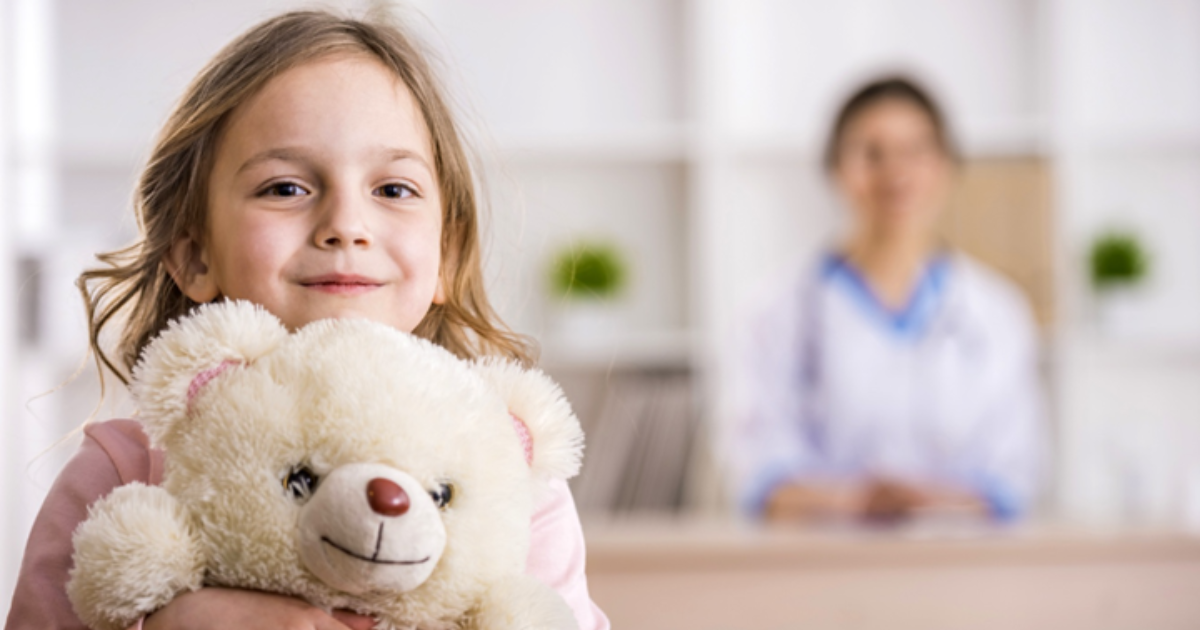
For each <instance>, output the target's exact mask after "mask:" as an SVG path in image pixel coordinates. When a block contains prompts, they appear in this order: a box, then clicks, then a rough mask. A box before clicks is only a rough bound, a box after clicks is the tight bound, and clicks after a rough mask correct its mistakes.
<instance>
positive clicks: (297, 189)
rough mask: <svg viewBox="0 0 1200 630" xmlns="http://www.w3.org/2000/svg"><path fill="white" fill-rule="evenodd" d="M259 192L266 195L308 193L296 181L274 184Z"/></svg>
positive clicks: (283, 195)
mask: <svg viewBox="0 0 1200 630" xmlns="http://www.w3.org/2000/svg"><path fill="white" fill-rule="evenodd" d="M259 194H260V195H261V196H264V197H299V196H300V195H306V194H308V191H307V190H304V188H302V187H301V186H300V184H297V183H294V182H279V183H278V184H272V185H271V186H270V187H268V188H267V189H266V190H264V191H262V192H261V193H259Z"/></svg>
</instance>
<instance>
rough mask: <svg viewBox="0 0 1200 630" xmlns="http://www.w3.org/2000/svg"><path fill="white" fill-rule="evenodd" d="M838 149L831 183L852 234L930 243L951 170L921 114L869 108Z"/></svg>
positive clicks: (896, 103) (915, 109)
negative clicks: (844, 206) (849, 220)
mask: <svg viewBox="0 0 1200 630" xmlns="http://www.w3.org/2000/svg"><path fill="white" fill-rule="evenodd" d="M838 149H839V150H838V160H837V163H836V164H835V168H834V179H835V181H836V182H837V186H838V188H839V190H840V192H841V194H842V195H843V196H844V198H845V199H846V202H847V205H848V206H849V207H850V209H851V212H852V214H853V221H854V229H855V231H856V232H858V233H860V234H863V235H865V236H868V237H870V238H871V239H872V240H876V239H880V238H882V239H886V240H891V239H894V238H901V239H929V238H932V236H933V233H934V230H935V229H936V225H937V219H938V215H939V213H940V212H941V209H942V207H943V206H944V205H945V203H946V198H947V196H948V194H949V191H950V180H951V174H952V170H953V165H952V163H951V161H950V159H949V156H947V155H946V153H945V151H944V150H943V149H942V146H941V144H940V143H939V142H938V136H937V130H936V129H935V128H934V125H933V121H932V120H931V119H930V118H929V115H928V114H927V113H926V112H925V110H923V109H921V108H920V107H919V106H917V105H915V104H913V103H910V102H908V101H905V100H901V99H887V100H883V101H879V102H877V103H875V104H872V105H868V106H867V108H866V109H863V110H861V111H860V112H858V113H857V114H856V115H854V117H853V118H851V119H850V122H849V124H848V125H847V126H846V128H845V130H844V132H843V134H842V138H841V142H840V144H839V147H838Z"/></svg>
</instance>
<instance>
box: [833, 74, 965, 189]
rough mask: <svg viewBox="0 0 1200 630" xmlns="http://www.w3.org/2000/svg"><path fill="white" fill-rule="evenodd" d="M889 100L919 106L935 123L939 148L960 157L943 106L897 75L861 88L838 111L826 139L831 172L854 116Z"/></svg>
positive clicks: (949, 154) (952, 156) (915, 85)
mask: <svg viewBox="0 0 1200 630" xmlns="http://www.w3.org/2000/svg"><path fill="white" fill-rule="evenodd" d="M886 101H902V102H905V103H909V104H911V105H914V106H916V107H917V109H919V110H921V111H922V112H923V113H924V114H925V115H926V116H928V117H929V122H930V123H931V124H932V125H933V132H934V135H935V136H936V139H937V144H938V148H939V149H941V151H942V153H944V154H945V155H946V156H947V157H949V158H950V159H952V160H956V159H957V158H958V150H957V148H956V147H955V144H954V138H953V137H952V134H951V133H950V129H949V127H948V125H947V124H946V119H945V117H944V116H943V115H942V110H941V108H940V107H938V105H937V103H936V102H935V101H934V100H933V97H931V96H930V95H929V92H927V91H926V90H925V89H924V88H922V87H921V86H920V85H918V84H917V83H915V82H914V81H912V80H910V79H906V78H904V77H899V76H896V77H885V78H882V79H877V80H875V81H872V82H870V83H868V84H866V85H864V86H863V87H861V88H859V89H858V91H856V92H855V93H854V94H852V95H851V96H850V98H848V99H846V102H845V103H844V104H843V105H842V108H841V109H840V110H838V115H837V118H835V119H834V123H833V130H832V131H831V132H830V134H829V137H828V138H827V139H826V141H825V153H824V163H825V170H827V171H830V172H832V171H835V170H837V166H838V160H839V159H840V158H841V150H842V140H843V139H844V137H845V135H846V129H847V128H848V127H849V126H850V123H852V122H854V119H855V118H857V117H858V115H859V114H861V113H863V112H864V111H866V110H868V109H870V108H871V107H873V106H875V105H878V104H880V103H883V102H886Z"/></svg>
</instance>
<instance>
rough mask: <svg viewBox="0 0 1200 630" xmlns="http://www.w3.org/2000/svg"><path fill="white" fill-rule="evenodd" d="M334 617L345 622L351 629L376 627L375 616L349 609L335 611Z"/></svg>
mask: <svg viewBox="0 0 1200 630" xmlns="http://www.w3.org/2000/svg"><path fill="white" fill-rule="evenodd" d="M333 618H334V619H337V620H338V621H340V622H341V623H343V624H345V625H346V627H348V628H350V630H371V628H374V627H375V619H374V618H372V617H367V616H365V615H359V614H355V613H352V612H350V611H348V610H335V611H333Z"/></svg>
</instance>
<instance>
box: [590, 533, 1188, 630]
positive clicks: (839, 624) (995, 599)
mask: <svg viewBox="0 0 1200 630" xmlns="http://www.w3.org/2000/svg"><path fill="white" fill-rule="evenodd" d="M585 535H586V536H587V541H588V580H589V583H590V587H591V591H592V594H593V598H594V599H595V600H596V602H597V603H598V604H600V606H601V607H602V608H603V609H604V610H605V611H606V612H607V613H608V614H609V616H610V618H611V619H612V620H613V623H614V625H613V627H614V628H617V629H637V628H646V629H647V630H649V629H650V628H655V629H656V630H661V629H664V628H668V629H669V628H687V629H688V630H704V629H706V628H711V629H713V630H717V629H719V628H725V629H739V630H754V629H757V628H763V629H766V628H838V629H856V630H867V629H874V628H880V629H882V628H888V629H897V628H913V629H918V628H920V629H923V630H929V629H937V628H947V629H950V628H954V629H973V628H979V629H988V630H991V629H993V628H994V629H997V630H999V629H1004V630H1014V629H1017V628H1038V629H1043V628H1044V629H1047V630H1069V629H1073V628H1080V629H1084V628H1086V629H1087V630H1099V629H1105V630H1108V629H1114V630H1115V629H1124V628H1129V629H1131V630H1132V629H1134V628H1136V629H1138V630H1148V629H1153V630H1167V629H1180V630H1183V629H1200V535H1196V534H1193V533H1187V532H1182V531H1172V530H1167V529H1154V528H1138V529H1129V528H1096V527H1083V526H1074V525H1063V524H1049V523H1033V524H1028V525H1022V526H1019V527H1008V528H996V527H991V526H986V525H979V524H969V523H966V522H959V523H945V522H941V523H934V524H931V523H924V524H921V525H917V526H912V527H905V528H900V529H894V530H882V529H849V528H841V529H828V528H827V529H823V530H818V531H813V530H797V529H794V528H764V527H760V526H755V525H752V524H748V523H738V522H719V521H711V520H694V519H683V520H666V519H638V520H612V521H597V520H594V519H591V520H585Z"/></svg>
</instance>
